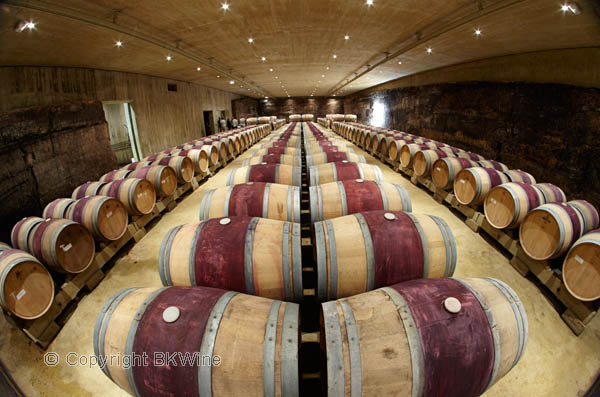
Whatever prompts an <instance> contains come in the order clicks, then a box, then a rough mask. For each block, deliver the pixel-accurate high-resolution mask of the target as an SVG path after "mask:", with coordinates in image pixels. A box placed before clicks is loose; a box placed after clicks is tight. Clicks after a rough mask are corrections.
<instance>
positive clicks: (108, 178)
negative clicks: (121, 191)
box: [99, 170, 131, 182]
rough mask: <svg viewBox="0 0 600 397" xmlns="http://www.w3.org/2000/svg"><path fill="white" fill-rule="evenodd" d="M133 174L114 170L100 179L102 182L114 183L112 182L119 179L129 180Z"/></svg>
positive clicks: (127, 171)
mask: <svg viewBox="0 0 600 397" xmlns="http://www.w3.org/2000/svg"><path fill="white" fill-rule="evenodd" d="M129 174H131V171H130V170H112V171H110V172H107V173H106V174H104V175H102V176H101V177H100V179H99V181H100V182H112V181H116V180H117V179H124V178H127V176H128V175H129Z"/></svg>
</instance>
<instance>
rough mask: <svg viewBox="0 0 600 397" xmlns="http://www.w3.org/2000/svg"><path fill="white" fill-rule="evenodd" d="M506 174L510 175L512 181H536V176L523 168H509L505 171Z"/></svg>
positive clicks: (531, 183) (529, 182)
mask: <svg viewBox="0 0 600 397" xmlns="http://www.w3.org/2000/svg"><path fill="white" fill-rule="evenodd" d="M504 174H505V175H506V176H508V179H509V181H510V182H523V183H528V184H530V185H533V184H535V183H536V181H535V178H534V177H533V175H531V174H530V173H528V172H525V171H521V170H508V171H504Z"/></svg>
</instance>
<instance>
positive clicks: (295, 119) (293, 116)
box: [289, 114, 302, 122]
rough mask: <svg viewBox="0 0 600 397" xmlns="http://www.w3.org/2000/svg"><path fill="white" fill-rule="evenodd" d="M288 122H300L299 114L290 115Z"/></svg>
mask: <svg viewBox="0 0 600 397" xmlns="http://www.w3.org/2000/svg"><path fill="white" fill-rule="evenodd" d="M289 119H290V122H298V121H302V116H300V115H299V114H290V117H289Z"/></svg>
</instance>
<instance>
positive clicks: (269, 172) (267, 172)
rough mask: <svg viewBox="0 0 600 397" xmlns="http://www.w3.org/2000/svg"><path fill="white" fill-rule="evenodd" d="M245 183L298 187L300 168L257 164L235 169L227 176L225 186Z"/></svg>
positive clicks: (300, 177) (300, 175)
mask: <svg viewBox="0 0 600 397" xmlns="http://www.w3.org/2000/svg"><path fill="white" fill-rule="evenodd" d="M247 182H270V183H280V184H282V185H294V186H300V184H301V183H302V167H299V166H293V165H285V164H257V165H251V166H247V167H241V168H236V169H234V170H231V171H230V172H229V175H228V176H227V186H231V185H236V184H239V183H247Z"/></svg>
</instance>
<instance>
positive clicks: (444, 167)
mask: <svg viewBox="0 0 600 397" xmlns="http://www.w3.org/2000/svg"><path fill="white" fill-rule="evenodd" d="M471 167H477V163H476V162H475V161H473V160H468V159H463V158H459V157H446V158H441V159H439V160H436V162H435V163H433V169H432V170H431V180H432V181H433V183H434V185H435V186H436V187H438V188H440V189H448V188H451V187H453V186H454V179H455V178H456V175H457V174H458V173H459V172H460V171H461V170H463V169H465V168H471Z"/></svg>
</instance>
